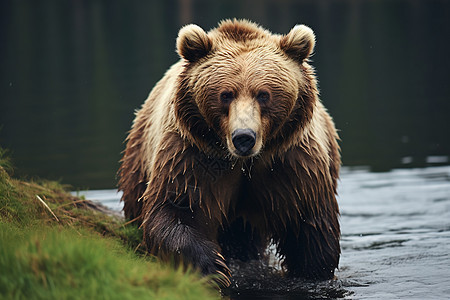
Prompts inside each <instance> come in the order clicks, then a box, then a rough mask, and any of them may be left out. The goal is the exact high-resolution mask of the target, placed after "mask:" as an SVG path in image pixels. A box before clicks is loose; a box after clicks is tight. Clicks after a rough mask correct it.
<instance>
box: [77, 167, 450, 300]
mask: <svg viewBox="0 0 450 300" xmlns="http://www.w3.org/2000/svg"><path fill="white" fill-rule="evenodd" d="M78 194H82V195H85V197H86V198H87V199H91V200H96V201H99V202H101V203H103V204H104V205H106V206H108V207H109V208H111V209H114V210H120V209H121V204H120V203H119V198H120V194H118V193H117V191H116V190H94V191H87V192H84V191H83V192H79V193H78ZM339 204H340V209H341V220H340V221H341V230H342V239H341V247H342V256H341V261H340V267H339V270H338V271H337V273H336V275H337V280H333V281H325V282H308V281H301V280H291V279H286V278H284V277H282V276H281V275H280V272H279V271H278V269H277V268H276V266H275V267H273V266H266V265H264V264H262V263H250V264H248V265H242V264H239V263H237V262H234V263H233V264H232V269H233V270H234V272H235V278H234V280H233V287H232V288H231V289H230V290H229V291H228V292H227V293H228V294H229V295H230V296H231V298H232V299H448V297H449V295H450V285H449V284H448V280H449V278H450V166H440V167H429V168H416V169H395V170H392V171H389V172H378V173H375V172H371V171H369V170H368V169H367V168H358V167H352V168H346V167H344V168H343V169H342V171H341V181H340V185H339Z"/></svg>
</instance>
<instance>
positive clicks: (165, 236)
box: [143, 201, 230, 287]
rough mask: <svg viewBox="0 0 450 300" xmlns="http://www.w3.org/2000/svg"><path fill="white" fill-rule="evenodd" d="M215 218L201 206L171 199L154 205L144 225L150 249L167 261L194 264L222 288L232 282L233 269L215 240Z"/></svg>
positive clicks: (146, 240)
mask: <svg viewBox="0 0 450 300" xmlns="http://www.w3.org/2000/svg"><path fill="white" fill-rule="evenodd" d="M211 222H212V221H211V220H208V219H207V218H206V216H205V215H204V214H203V211H202V210H201V209H199V208H198V207H179V206H178V205H175V204H174V203H172V202H171V201H166V202H164V203H162V204H160V205H153V206H152V207H151V208H150V209H149V210H148V211H147V213H146V215H145V220H144V224H143V229H144V241H145V243H146V245H147V248H148V250H149V251H150V252H151V253H152V254H154V255H156V256H158V257H160V258H161V259H163V260H165V261H172V260H173V261H174V262H175V264H176V265H183V266H184V267H193V268H194V269H198V270H199V271H201V272H202V273H203V274H204V275H218V276H216V277H214V278H213V279H214V280H215V281H216V282H217V283H218V284H219V285H220V286H222V287H228V286H229V285H230V280H229V277H230V270H229V269H228V267H227V265H226V264H225V259H224V257H223V256H222V255H221V254H220V250H219V246H218V245H217V244H216V243H215V242H213V237H212V234H211V232H208V230H205V229H208V228H211V225H213V224H211Z"/></svg>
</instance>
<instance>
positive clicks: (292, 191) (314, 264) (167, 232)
mask: <svg viewBox="0 0 450 300" xmlns="http://www.w3.org/2000/svg"><path fill="white" fill-rule="evenodd" d="M176 44H177V51H178V53H179V55H180V57H181V59H180V61H179V62H177V63H176V64H174V65H173V66H172V67H171V68H170V69H169V70H168V71H167V73H166V74H165V75H164V77H163V78H162V79H161V80H160V81H159V82H158V83H157V84H156V86H155V87H154V88H153V90H152V92H151V93H150V95H149V97H148V99H147V100H146V101H145V103H144V105H143V106H142V108H141V109H140V110H139V111H138V112H137V115H136V119H135V120H134V123H133V126H132V129H131V131H130V133H129V136H128V138H127V145H126V150H125V153H124V156H123V159H122V165H121V168H120V170H119V176H120V180H119V189H120V190H122V191H123V196H122V200H123V201H124V211H125V216H126V217H127V218H129V219H135V220H136V222H137V223H138V224H140V225H141V227H142V228H143V235H144V236H143V239H144V242H145V244H146V246H147V247H148V251H149V252H150V253H152V254H154V255H157V256H158V257H160V258H162V259H172V260H175V262H178V263H182V264H183V265H186V266H191V267H194V268H197V269H199V270H200V271H201V272H203V274H218V275H219V276H217V277H218V278H219V281H220V283H221V284H222V285H223V286H227V285H228V284H229V282H230V281H229V276H230V275H231V274H230V271H229V269H228V267H227V265H226V259H230V258H233V259H240V260H243V261H246V260H250V259H257V258H260V257H261V255H262V254H263V253H264V250H265V248H266V246H267V245H268V244H270V243H275V244H276V245H277V251H278V253H279V255H280V256H281V257H282V258H283V266H284V267H285V269H286V270H287V272H288V274H289V275H291V276H296V277H304V278H314V279H329V278H333V276H334V270H335V268H337V266H338V262H339V255H340V247H339V237H340V228H339V221H338V217H339V208H338V204H337V201H336V186H337V179H338V173H339V167H340V154H339V146H338V143H337V139H338V135H337V133H336V129H335V127H334V124H333V121H332V119H331V117H330V116H329V114H328V113H327V111H326V109H325V108H324V106H323V105H322V103H321V102H320V100H319V97H318V89H317V82H316V76H315V73H314V69H313V67H312V66H311V65H310V64H309V60H308V58H309V56H310V55H311V52H312V51H313V48H314V44H315V36H314V33H313V31H312V30H311V29H310V28H308V27H306V26H304V25H297V26H295V27H294V28H292V30H291V31H290V32H289V33H288V34H287V35H277V34H272V33H271V32H269V31H267V30H265V29H263V28H261V27H260V26H258V25H256V24H254V23H251V22H249V21H245V20H226V21H223V22H221V23H220V24H219V26H218V27H217V28H215V29H213V30H211V31H209V32H207V33H206V32H205V31H204V30H203V29H202V28H200V27H199V26H196V25H187V26H185V27H183V28H182V29H181V30H180V32H179V35H178V38H177V43H176Z"/></svg>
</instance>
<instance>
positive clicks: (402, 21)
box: [0, 0, 450, 189]
mask: <svg viewBox="0 0 450 300" xmlns="http://www.w3.org/2000/svg"><path fill="white" fill-rule="evenodd" d="M234 17H236V18H248V19H250V20H252V21H255V22H257V23H259V24H261V25H262V26H264V27H266V28H268V29H269V30H271V31H272V32H276V33H287V32H288V31H289V30H290V29H291V28H292V27H293V26H294V25H295V24H298V23H303V24H307V25H308V26H310V27H311V28H313V30H314V31H315V33H316V36H317V44H316V50H315V54H314V56H313V65H314V66H315V67H316V70H317V75H318V78H319V83H320V90H321V99H322V101H323V102H324V103H325V105H326V107H327V108H328V110H329V111H330V113H331V115H332V116H333V117H334V120H335V123H336V126H337V127H338V128H339V129H340V136H341V139H342V142H341V147H342V155H343V163H344V165H346V166H368V167H370V168H371V169H372V170H374V171H382V170H389V169H392V168H398V167H424V166H430V165H436V164H448V163H450V161H449V156H450V140H449V136H450V134H449V131H450V122H449V117H450V84H449V79H450V78H449V70H450V59H449V53H450V38H449V37H450V1H437V0H412V1H400V0H399V1H395V0H384V1H383V0H380V1H368V0H334V1H330V0H309V1H306V0H305V1H294V0H279V1H276V0H263V1H244V0H231V1H230V0H226V1H209V0H184V1H183V0H178V1H176V0H170V1H133V0H130V1H117V0H116V1H114V0H109V1H76V0H72V1H63V0H61V1H56V0H55V1H51V0H42V1H32V0H29V1H26V0H23V1H20V0H18V1H13V0H11V1H4V0H2V1H0V145H1V146H2V147H5V148H8V149H10V150H11V152H12V156H13V158H14V164H15V166H16V167H17V171H16V172H17V174H18V175H19V176H20V175H24V174H28V175H29V176H42V177H46V178H50V179H57V180H61V181H62V182H63V183H69V184H72V185H73V186H74V187H75V188H91V189H94V188H113V187H115V185H116V178H115V174H116V171H117V168H118V166H119V163H118V161H119V159H120V156H121V155H120V152H121V151H122V150H123V149H124V144H123V141H124V139H125V137H126V132H127V131H128V130H129V128H130V126H131V122H132V120H133V117H134V114H133V113H134V110H135V109H137V108H139V107H140V105H141V104H142V103H143V101H144V100H145V98H146V97H147V95H148V93H149V92H150V90H151V89H152V87H153V86H154V84H155V83H156V82H157V81H158V80H159V79H160V78H161V77H162V76H163V74H164V72H165V70H166V69H167V68H168V67H169V66H170V65H171V64H173V63H175V62H176V61H177V59H178V57H177V55H176V53H175V39H176V37H177V33H178V30H179V28H180V26H182V25H184V24H187V23H196V24H198V25H200V26H202V27H203V28H204V29H210V28H212V27H215V26H216V25H217V23H218V22H219V21H220V20H221V19H224V18H234Z"/></svg>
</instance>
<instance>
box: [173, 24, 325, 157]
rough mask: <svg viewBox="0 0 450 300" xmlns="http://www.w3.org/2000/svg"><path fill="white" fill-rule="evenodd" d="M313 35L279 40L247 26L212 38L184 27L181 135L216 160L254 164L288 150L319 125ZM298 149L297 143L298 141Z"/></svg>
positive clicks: (222, 28) (301, 30)
mask: <svg viewBox="0 0 450 300" xmlns="http://www.w3.org/2000/svg"><path fill="white" fill-rule="evenodd" d="M314 44H315V36H314V33H313V31H312V30H311V29H310V28H309V27H307V26H304V25H297V26H295V27H293V28H292V29H291V31H290V32H289V33H288V34H286V35H277V34H272V33H270V32H269V31H267V30H265V29H263V28H261V27H259V26H258V25H256V24H254V23H251V22H248V21H245V20H240V21H238V20H226V21H223V22H222V23H220V24H219V26H218V27H217V28H216V29H213V30H211V31H209V32H208V33H206V32H205V31H204V30H203V29H202V28H200V27H199V26H197V25H187V26H185V27H183V28H182V29H181V30H180V32H179V35H178V38H177V51H178V54H179V55H180V56H181V58H182V60H183V68H182V69H183V71H182V72H181V74H180V75H179V78H178V87H177V94H176V98H175V114H176V118H177V122H178V124H179V126H178V127H179V128H180V132H181V134H182V135H183V136H184V137H186V138H187V139H188V140H189V141H191V143H192V144H194V145H196V146H197V147H199V148H200V149H201V150H202V151H205V152H207V153H209V154H211V152H213V153H218V152H219V155H220V156H224V155H225V156H227V155H228V156H229V157H241V158H247V157H252V156H255V155H258V154H261V152H262V151H263V150H264V151H266V150H268V151H270V150H271V149H272V150H273V151H280V149H284V150H286V149H287V148H289V147H291V146H292V145H293V142H292V141H299V140H300V136H301V134H302V132H303V131H304V130H305V128H306V127H307V125H308V123H309V121H310V120H311V118H312V112H313V107H314V104H315V102H316V101H317V94H318V92H317V84H316V79H315V75H314V70H313V68H312V67H311V66H310V65H309V64H308V58H309V56H310V55H311V53H312V51H313V49H314ZM294 143H295V142H294Z"/></svg>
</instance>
